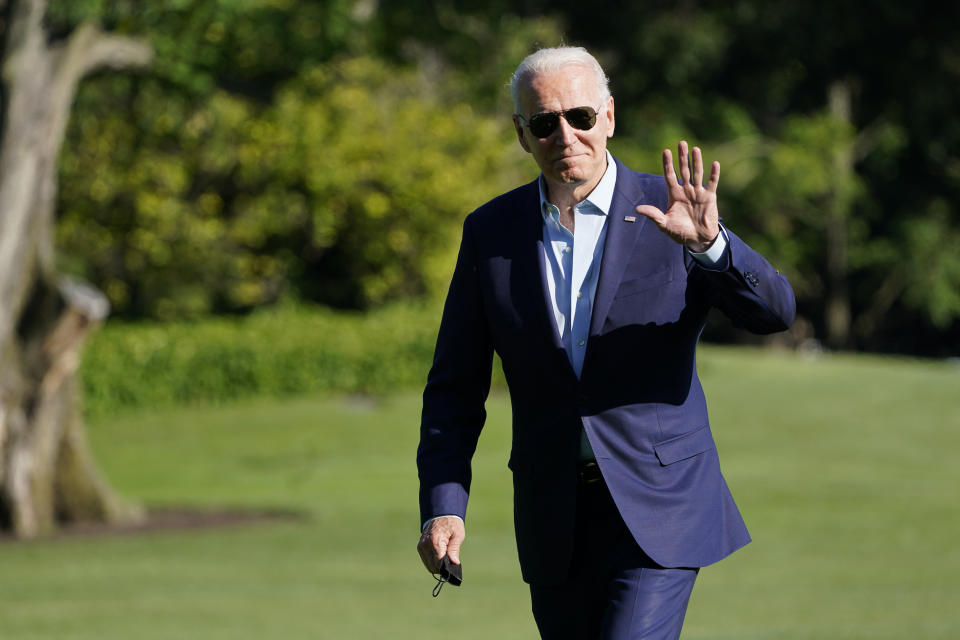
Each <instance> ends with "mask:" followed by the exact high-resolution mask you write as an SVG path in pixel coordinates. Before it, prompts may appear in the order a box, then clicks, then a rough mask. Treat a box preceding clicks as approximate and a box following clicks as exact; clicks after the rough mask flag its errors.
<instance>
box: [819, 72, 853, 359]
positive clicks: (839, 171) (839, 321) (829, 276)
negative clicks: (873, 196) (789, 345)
mask: <svg viewBox="0 0 960 640" xmlns="http://www.w3.org/2000/svg"><path fill="white" fill-rule="evenodd" d="M850 93H851V91H850V85H849V84H848V83H847V82H843V81H837V82H834V83H833V84H831V85H830V89H829V93H828V102H829V109H830V115H831V116H833V118H835V119H836V120H838V121H839V122H842V123H844V124H847V125H849V124H850V122H851V117H852V116H851V96H850ZM832 162H833V189H832V193H831V194H830V198H829V204H828V207H827V220H826V227H825V235H826V253H827V255H826V280H827V283H826V284H827V300H826V308H825V310H824V316H825V322H826V330H827V345H828V346H830V347H831V348H833V349H845V348H847V347H849V346H850V326H851V313H850V289H849V284H848V281H847V273H848V271H849V264H848V259H847V242H848V238H847V224H848V217H849V215H850V206H851V200H852V199H851V193H850V192H851V187H850V185H851V183H852V182H853V179H854V165H853V143H852V142H851V143H846V142H839V143H838V144H837V146H836V147H835V148H834V152H833V158H832Z"/></svg>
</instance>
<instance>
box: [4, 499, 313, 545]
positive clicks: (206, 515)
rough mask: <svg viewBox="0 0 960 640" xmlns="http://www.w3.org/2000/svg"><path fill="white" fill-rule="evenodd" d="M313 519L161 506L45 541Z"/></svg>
mask: <svg viewBox="0 0 960 640" xmlns="http://www.w3.org/2000/svg"><path fill="white" fill-rule="evenodd" d="M311 517H312V516H310V515H309V514H307V513H306V512H300V511H294V510H285V509H241V508H215V507H214V508H194V507H190V508H187V507H183V508H177V507H162V508H161V507H158V508H155V509H149V510H148V511H147V515H146V517H145V518H144V519H143V521H142V522H137V523H133V524H110V523H105V522H76V523H70V524H66V525H63V526H62V527H60V528H59V529H58V530H57V531H56V532H55V533H54V534H53V535H51V536H47V537H45V538H41V539H42V540H45V541H49V540H57V539H69V538H76V537H100V536H126V535H138V534H144V533H158V532H168V531H169V532H179V531H195V530H202V529H222V528H227V527H240V526H249V525H258V524H268V523H281V522H306V521H307V520H309V519H310V518H311ZM18 542H32V540H19V539H17V538H16V537H14V536H13V535H12V534H10V533H9V532H6V531H4V532H0V544H16V543H18Z"/></svg>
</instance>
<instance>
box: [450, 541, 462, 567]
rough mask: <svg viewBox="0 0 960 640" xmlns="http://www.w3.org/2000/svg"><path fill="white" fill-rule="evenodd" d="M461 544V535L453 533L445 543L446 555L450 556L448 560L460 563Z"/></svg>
mask: <svg viewBox="0 0 960 640" xmlns="http://www.w3.org/2000/svg"><path fill="white" fill-rule="evenodd" d="M461 544H463V538H462V537H461V536H457V535H454V536H453V537H452V538H450V544H449V545H447V555H448V556H450V562H452V563H453V564H460V545H461Z"/></svg>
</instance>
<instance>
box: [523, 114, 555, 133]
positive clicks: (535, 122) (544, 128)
mask: <svg viewBox="0 0 960 640" xmlns="http://www.w3.org/2000/svg"><path fill="white" fill-rule="evenodd" d="M558 124H560V116H558V115H557V114H555V113H538V114H537V115H535V116H530V133H532V134H533V135H535V136H537V137H538V138H546V137H548V136H549V135H550V134H551V133H553V132H554V130H556V128H557V125H558Z"/></svg>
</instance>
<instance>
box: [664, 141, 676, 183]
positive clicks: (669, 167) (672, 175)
mask: <svg viewBox="0 0 960 640" xmlns="http://www.w3.org/2000/svg"><path fill="white" fill-rule="evenodd" d="M663 179H664V180H666V182H667V188H668V189H669V188H671V187H675V186H677V174H676V172H675V171H674V170H673V154H672V153H670V149H664V150H663Z"/></svg>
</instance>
